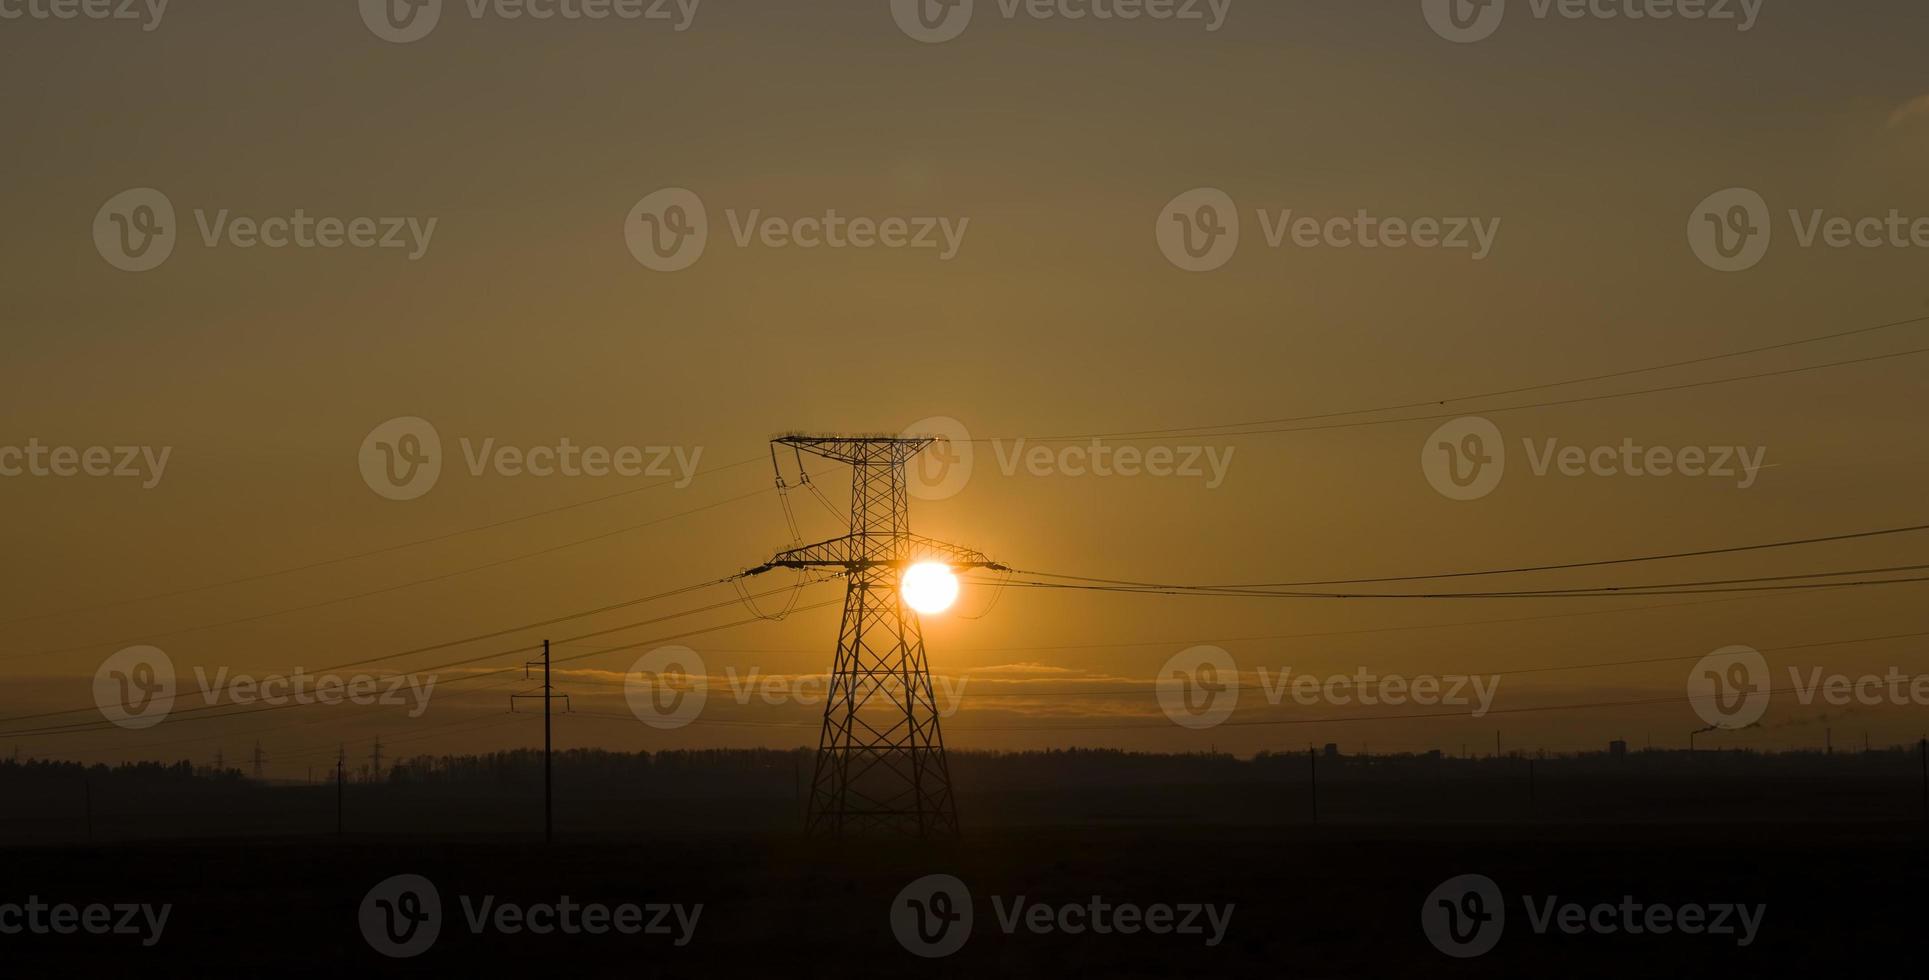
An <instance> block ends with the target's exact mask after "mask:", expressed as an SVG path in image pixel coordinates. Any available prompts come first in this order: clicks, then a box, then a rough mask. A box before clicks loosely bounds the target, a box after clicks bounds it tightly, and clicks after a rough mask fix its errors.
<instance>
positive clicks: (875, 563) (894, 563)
mask: <svg viewBox="0 0 1929 980" xmlns="http://www.w3.org/2000/svg"><path fill="white" fill-rule="evenodd" d="M879 555H886V556H889V557H879ZM920 561H941V562H944V563H945V564H947V565H950V566H951V567H953V568H989V569H993V570H996V571H1008V569H1007V568H1006V567H1005V566H1004V565H1002V564H999V563H998V562H995V561H992V560H991V559H990V558H989V557H987V556H985V555H984V554H983V553H982V552H979V551H974V550H972V549H970V548H965V547H961V546H959V545H955V544H948V543H946V542H943V541H936V540H933V539H931V538H927V537H924V536H922V535H917V534H908V533H901V534H889V535H864V534H846V535H843V536H841V537H836V538H831V539H830V540H828V541H819V542H817V543H816V544H807V545H803V546H800V547H796V548H787V549H785V550H783V551H780V552H778V553H777V554H776V555H775V556H774V557H772V558H771V559H770V560H769V561H767V562H765V563H763V564H762V565H759V566H757V567H756V568H752V569H749V570H747V571H745V572H744V575H746V576H749V575H761V574H763V573H764V572H768V571H770V570H771V569H773V568H851V569H856V568H901V567H904V566H906V565H910V564H913V563H915V562H920Z"/></svg>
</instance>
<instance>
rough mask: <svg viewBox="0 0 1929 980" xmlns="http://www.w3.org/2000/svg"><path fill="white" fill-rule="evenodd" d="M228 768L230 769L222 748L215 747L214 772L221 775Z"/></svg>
mask: <svg viewBox="0 0 1929 980" xmlns="http://www.w3.org/2000/svg"><path fill="white" fill-rule="evenodd" d="M227 769H228V763H227V761H226V760H225V759H223V758H222V756H221V750H220V749H215V750H214V774H215V775H217V776H219V775H221V774H222V773H224V772H226V771H227Z"/></svg>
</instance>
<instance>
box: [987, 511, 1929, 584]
mask: <svg viewBox="0 0 1929 980" xmlns="http://www.w3.org/2000/svg"><path fill="white" fill-rule="evenodd" d="M1921 531H1929V524H1913V525H1909V526H1907V527H1892V528H1884V529H1881V530H1875V531H1853V532H1850V533H1847V534H1831V535H1826V536H1821V537H1810V538H1794V539H1790V540H1786V541H1770V542H1766V543H1762V544H1745V545H1734V546H1731V547H1726V548H1704V549H1702V550H1699V551H1674V552H1667V553H1662V554H1651V555H1641V556H1638V557H1633V558H1605V559H1599V560H1594V561H1572V562H1563V563H1561V564H1555V565H1517V566H1514V567H1510V568H1484V569H1475V570H1467V571H1458V572H1437V573H1433V574H1428V575H1387V576H1381V577H1378V578H1353V579H1324V580H1313V581H1301V582H1258V583H1252V584H1248V585H1216V586H1209V587H1210V588H1222V589H1272V588H1295V587H1300V586H1314V585H1376V584H1380V583H1384V582H1420V581H1434V580H1439V579H1454V578H1474V577H1479V576H1487V575H1514V574H1519V573H1523V572H1554V571H1566V570H1570V569H1576V568H1602V567H1606V566H1609V565H1631V564H1637V563H1641V562H1651V561H1673V560H1676V559H1682V558H1705V557H1709V556H1713V555H1735V554H1742V553H1744V552H1750V551H1768V550H1772V549H1776V548H1794V547H1800V546H1804V545H1813V544H1830V543H1837V542H1842V541H1856V540H1861V539H1865V538H1879V537H1887V536H1890V535H1896V534H1915V533H1918V532H1921ZM1017 571H1018V574H1021V575H1037V576H1042V577H1044V578H1055V579H1065V580H1069V581H1076V582H1095V583H1099V584H1102V585H1130V586H1145V587H1153V588H1159V587H1163V586H1162V585H1161V584H1160V583H1157V582H1132V581H1127V580H1123V579H1104V578H1089V577H1085V576H1080V575H1058V574H1054V573H1051V572H1037V571H1031V570H1029V569H1018V570H1017Z"/></svg>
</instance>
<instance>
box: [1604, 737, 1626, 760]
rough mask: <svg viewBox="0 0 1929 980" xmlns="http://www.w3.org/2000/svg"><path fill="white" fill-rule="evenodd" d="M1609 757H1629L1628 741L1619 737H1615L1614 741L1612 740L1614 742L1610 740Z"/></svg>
mask: <svg viewBox="0 0 1929 980" xmlns="http://www.w3.org/2000/svg"><path fill="white" fill-rule="evenodd" d="M1608 757H1609V758H1611V759H1625V758H1627V757H1628V743H1626V742H1624V741H1622V740H1621V739H1618V738H1617V739H1615V740H1614V741H1612V742H1609V743H1608Z"/></svg>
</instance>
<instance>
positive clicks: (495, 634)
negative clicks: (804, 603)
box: [0, 576, 734, 724]
mask: <svg viewBox="0 0 1929 980" xmlns="http://www.w3.org/2000/svg"><path fill="white" fill-rule="evenodd" d="M731 578H734V576H732V577H731ZM731 578H721V579H714V580H711V581H708V582H699V583H697V584H695V585H686V586H682V587H680V588H675V589H670V590H667V591H664V592H658V593H656V594H655V595H646V596H641V597H639V598H635V599H626V600H624V601H622V602H614V603H610V604H608V605H604V606H598V607H596V608H595V609H587V610H584V611H582V612H576V613H569V614H567V615H563V616H555V617H551V618H549V619H543V620H538V621H536V622H532V623H522V624H518V625H516V626H509V627H505V628H503V629H498V630H491V631H490V632H487V633H477V634H475V635H473V636H465V637H462V638H460V639H454V640H444V641H442V642H440V643H431V644H429V645H427V646H419V647H413V648H410V649H408V650H398V651H396V652H394V653H385V654H381V655H378V656H373V657H364V658H362V659H361V660H350V661H346V662H344V663H339V664H330V665H328V666H325V667H317V668H315V671H316V672H325V671H333V670H343V669H345V668H348V667H361V666H365V665H367V664H373V663H381V662H383V661H387V660H399V659H401V658H403V657H412V656H415V655H417V654H422V653H433V652H435V651H437V650H446V649H448V648H450V647H457V646H462V645H464V644H468V643H477V642H480V641H482V640H494V639H499V638H501V637H504V636H508V635H510V634H512V633H520V632H523V631H525V630H532V629H540V628H542V627H544V626H554V625H556V624H557V623H566V622H569V621H570V620H574V619H587V618H588V617H591V616H598V615H601V614H603V613H606V612H614V611H615V610H618V609H627V608H629V607H631V606H639V605H644V604H646V603H651V602H657V601H660V600H663V599H671V598H675V597H676V596H680V595H685V594H687V593H691V592H696V591H700V590H702V589H707V588H712V587H714V586H717V585H722V584H723V583H725V582H728V581H731ZM533 649H535V648H534V647H533V646H532V647H523V648H521V649H517V650H511V651H508V653H507V654H505V656H507V655H510V654H516V653H523V652H526V651H528V650H533ZM205 693H206V691H205V690H203V689H200V688H196V689H195V690H192V691H182V692H179V693H177V694H176V695H175V697H177V698H184V697H192V696H193V695H196V694H205ZM95 710H98V709H97V708H96V707H95V706H92V705H89V706H86V707H81V708H69V709H66V710H64V711H43V712H40V713H38V714H31V715H12V716H9V717H5V718H0V724H7V723H10V722H16V721H26V720H30V719H33V718H51V717H54V716H56V715H65V714H76V713H81V712H88V711H95Z"/></svg>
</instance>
